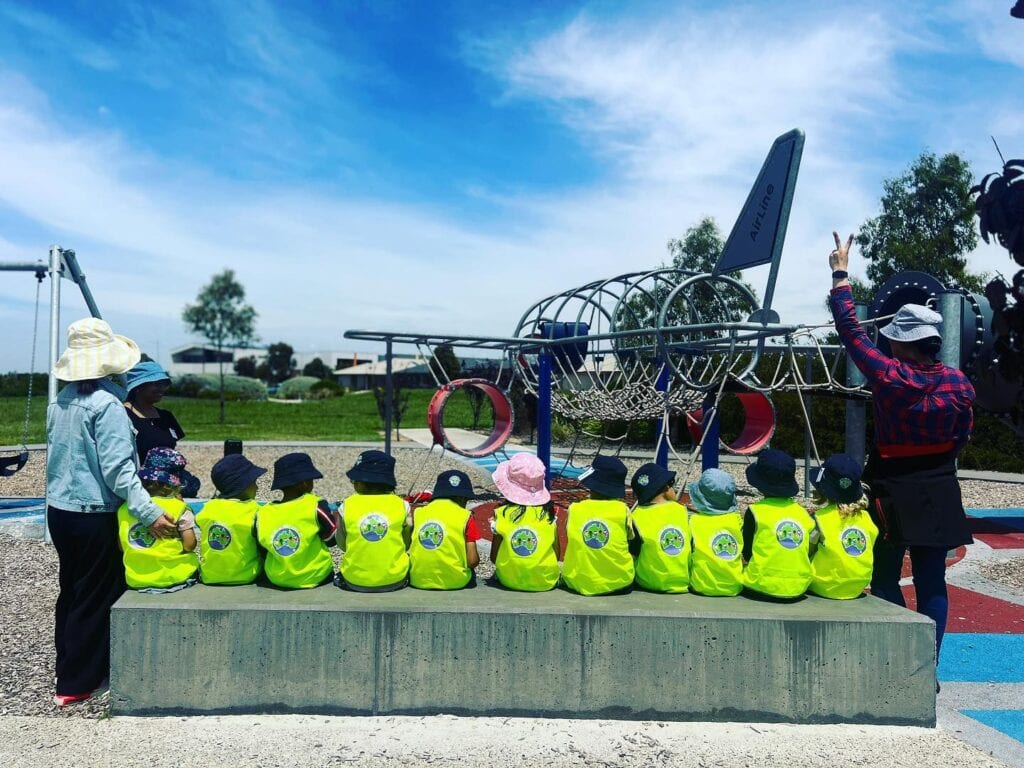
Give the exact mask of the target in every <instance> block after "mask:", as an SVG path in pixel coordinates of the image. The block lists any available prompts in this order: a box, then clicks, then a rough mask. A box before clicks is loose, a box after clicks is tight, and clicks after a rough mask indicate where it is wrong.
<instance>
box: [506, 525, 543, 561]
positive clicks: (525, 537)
mask: <svg viewBox="0 0 1024 768" xmlns="http://www.w3.org/2000/svg"><path fill="white" fill-rule="evenodd" d="M509 543H510V544H511V545H512V551H513V552H515V553H516V554H517V555H519V556H520V557H529V556H530V555H532V554H533V553H534V552H536V551H537V543H538V539H537V533H536V531H534V530H533V529H532V528H516V529H515V530H514V531H512V536H511V537H510V539H509Z"/></svg>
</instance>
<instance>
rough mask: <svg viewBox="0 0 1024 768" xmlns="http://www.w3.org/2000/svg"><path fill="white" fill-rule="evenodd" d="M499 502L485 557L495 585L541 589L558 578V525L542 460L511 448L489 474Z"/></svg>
mask: <svg viewBox="0 0 1024 768" xmlns="http://www.w3.org/2000/svg"><path fill="white" fill-rule="evenodd" d="M491 477H492V478H493V479H494V484H495V485H496V486H497V487H498V492H499V493H501V495H502V496H503V497H504V499H505V502H506V503H505V504H503V505H501V506H500V507H498V508H497V509H496V510H494V520H493V521H492V523H491V526H492V528H491V530H492V532H493V534H494V538H493V541H492V543H491V562H492V563H494V575H495V576H496V577H497V579H498V581H499V582H500V583H501V585H502V586H503V587H505V588H507V589H514V590H517V591H519V592H547V591H548V590H550V589H554V588H555V585H556V584H558V558H559V556H560V555H561V553H560V552H559V551H558V550H559V548H558V528H557V525H556V524H555V506H554V504H553V503H552V502H551V494H550V492H548V489H547V486H546V485H545V483H544V480H545V467H544V463H543V462H542V461H541V460H540V459H538V458H537V457H536V456H534V455H533V454H532V453H517V454H515V455H514V456H513V457H512V458H511V459H509V460H508V461H503V462H502V463H501V464H499V465H498V468H497V469H496V470H495V471H494V474H493V475H491Z"/></svg>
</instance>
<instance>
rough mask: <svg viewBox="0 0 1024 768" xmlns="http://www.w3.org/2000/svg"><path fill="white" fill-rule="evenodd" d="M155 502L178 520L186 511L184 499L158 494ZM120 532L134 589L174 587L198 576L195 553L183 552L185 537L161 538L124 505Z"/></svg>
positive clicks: (119, 513) (128, 579)
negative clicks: (182, 542) (196, 574)
mask: <svg viewBox="0 0 1024 768" xmlns="http://www.w3.org/2000/svg"><path fill="white" fill-rule="evenodd" d="M153 503H155V504H156V505H157V506H158V507H160V509H162V510H163V511H164V513H166V515H167V516H168V517H170V518H171V519H172V520H173V521H174V522H178V518H180V517H181V513H182V512H184V511H185V502H184V501H182V500H181V499H168V498H164V497H162V496H154V497H153ZM117 533H118V537H119V538H120V540H121V549H122V550H123V551H124V577H125V581H126V582H127V583H128V586H129V587H131V588H132V589H146V588H148V587H156V588H163V587H173V586H174V585H175V584H182V583H184V582H185V581H188V580H189V579H190V578H192V577H193V576H195V573H196V568H198V567H199V561H198V560H197V558H196V553H195V552H182V551H181V539H178V538H173V539H159V538H157V537H156V536H154V535H153V534H152V533H151V532H150V530H149V528H148V527H146V526H145V525H144V524H143V523H142V522H141V521H140V520H139V519H138V518H137V517H135V516H134V515H132V513H131V512H129V511H128V505H127V504H122V505H121V506H120V507H118V510H117Z"/></svg>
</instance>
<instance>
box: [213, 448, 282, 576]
mask: <svg viewBox="0 0 1024 768" xmlns="http://www.w3.org/2000/svg"><path fill="white" fill-rule="evenodd" d="M266 472H267V470H266V469H264V468H263V467H257V466H256V465H255V464H253V463H252V462H251V461H249V459H247V458H246V457H245V456H243V455H242V454H240V453H232V454H229V455H227V456H225V457H224V458H223V459H221V460H220V461H218V462H217V463H216V464H214V465H213V470H212V471H211V472H210V477H211V479H212V480H213V485H214V487H215V488H216V489H217V496H216V497H215V498H213V499H210V500H209V501H208V502H206V503H205V504H203V507H202V509H200V510H199V513H198V514H197V515H196V524H197V525H198V526H199V530H200V533H201V540H202V542H203V557H202V559H201V560H200V562H199V578H200V579H201V580H202V582H203V583H204V584H225V585H227V584H252V583H253V582H254V581H256V578H257V577H258V576H259V575H260V573H262V571H263V555H262V552H261V551H260V548H259V544H258V542H257V538H256V536H257V533H256V517H257V513H258V511H259V502H257V501H256V481H257V480H258V479H259V478H260V477H262V476H263V475H265V474H266Z"/></svg>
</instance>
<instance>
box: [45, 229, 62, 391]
mask: <svg viewBox="0 0 1024 768" xmlns="http://www.w3.org/2000/svg"><path fill="white" fill-rule="evenodd" d="M61 252H62V251H61V247H60V246H59V245H51V246H50V378H49V382H48V384H47V390H46V393H47V397H49V400H50V402H51V403H52V402H53V401H54V400H56V399H57V379H56V378H54V376H53V369H54V368H56V367H57V359H58V358H59V357H60V279H61V277H63V275H64V263H63V261H62V259H61Z"/></svg>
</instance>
